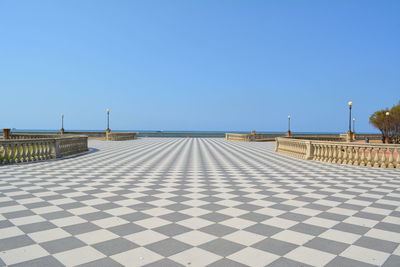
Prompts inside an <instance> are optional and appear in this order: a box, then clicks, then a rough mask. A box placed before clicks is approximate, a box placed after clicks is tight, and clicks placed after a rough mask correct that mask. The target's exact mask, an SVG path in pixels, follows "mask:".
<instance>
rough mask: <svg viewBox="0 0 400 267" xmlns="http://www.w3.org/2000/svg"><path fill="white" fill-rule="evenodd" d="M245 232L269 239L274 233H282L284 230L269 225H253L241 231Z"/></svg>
mask: <svg viewBox="0 0 400 267" xmlns="http://www.w3.org/2000/svg"><path fill="white" fill-rule="evenodd" d="M243 230H245V231H249V232H252V233H255V234H259V235H263V236H265V237H270V236H273V235H274V234H276V233H279V232H281V231H283V230H284V229H281V228H278V227H275V226H270V225H265V224H261V223H258V224H255V225H252V226H250V227H247V228H246V229H243Z"/></svg>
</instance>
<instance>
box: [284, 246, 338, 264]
mask: <svg viewBox="0 0 400 267" xmlns="http://www.w3.org/2000/svg"><path fill="white" fill-rule="evenodd" d="M335 257H336V255H334V254H330V253H327V252H323V251H320V250H316V249H312V248H307V247H298V248H296V249H294V250H292V251H290V252H289V253H288V254H286V255H285V258H288V259H292V260H295V261H298V262H302V263H305V264H308V265H313V266H325V265H326V264H327V263H328V262H330V261H331V260H333V259H334V258H335Z"/></svg>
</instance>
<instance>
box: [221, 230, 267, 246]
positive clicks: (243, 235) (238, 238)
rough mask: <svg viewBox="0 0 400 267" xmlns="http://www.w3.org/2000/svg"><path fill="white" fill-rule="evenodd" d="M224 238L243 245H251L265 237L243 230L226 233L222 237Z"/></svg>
mask: <svg viewBox="0 0 400 267" xmlns="http://www.w3.org/2000/svg"><path fill="white" fill-rule="evenodd" d="M223 238H224V239H226V240H229V241H232V242H235V243H239V244H242V245H245V246H251V245H253V244H255V243H257V242H260V241H261V240H263V239H265V238H266V237H265V236H263V235H258V234H255V233H252V232H247V231H244V230H240V231H236V232H233V233H232V234H229V235H226V236H224V237H223Z"/></svg>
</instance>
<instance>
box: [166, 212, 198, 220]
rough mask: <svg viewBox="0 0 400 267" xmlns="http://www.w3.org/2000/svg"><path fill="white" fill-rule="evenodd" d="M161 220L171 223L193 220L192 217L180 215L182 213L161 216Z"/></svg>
mask: <svg viewBox="0 0 400 267" xmlns="http://www.w3.org/2000/svg"><path fill="white" fill-rule="evenodd" d="M160 218H162V219H164V220H167V221H170V222H179V221H183V220H186V219H189V218H191V216H189V215H186V214H183V213H180V212H172V213H168V214H165V215H162V216H160Z"/></svg>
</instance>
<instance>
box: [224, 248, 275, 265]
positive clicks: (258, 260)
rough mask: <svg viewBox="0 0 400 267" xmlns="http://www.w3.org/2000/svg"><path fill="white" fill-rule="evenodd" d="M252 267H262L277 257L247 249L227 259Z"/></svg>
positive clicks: (257, 250)
mask: <svg viewBox="0 0 400 267" xmlns="http://www.w3.org/2000/svg"><path fill="white" fill-rule="evenodd" d="M227 258H228V259H231V260H234V261H237V262H240V263H242V264H245V265H248V266H252V267H258V266H260V267H264V266H267V265H268V264H270V263H272V262H274V261H275V260H276V259H278V258H279V256H278V255H275V254H272V253H268V252H265V251H261V250H259V249H255V248H251V247H247V248H244V249H242V250H239V251H238V252H236V253H234V254H232V255H230V256H228V257H227Z"/></svg>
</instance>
